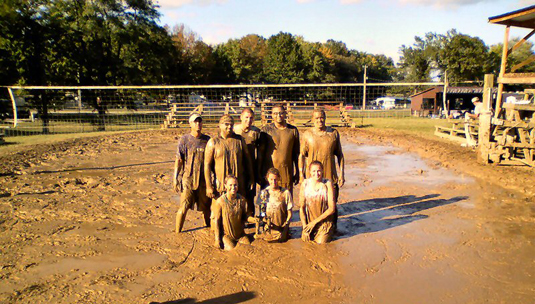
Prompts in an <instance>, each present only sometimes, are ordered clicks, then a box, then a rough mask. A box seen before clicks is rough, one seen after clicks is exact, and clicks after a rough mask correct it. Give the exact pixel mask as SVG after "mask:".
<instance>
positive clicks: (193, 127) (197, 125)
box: [173, 114, 211, 233]
mask: <svg viewBox="0 0 535 304" xmlns="http://www.w3.org/2000/svg"><path fill="white" fill-rule="evenodd" d="M189 125H190V133H188V134H185V135H183V136H182V137H181V138H180V140H179V141H178V148H177V153H176V160H175V170H174V175H173V188H174V190H175V191H176V192H178V193H181V194H180V205H179V207H178V212H177V213H176V227H175V231H176V233H179V232H182V228H183V227H184V221H185V219H186V214H187V212H188V210H189V209H193V208H194V206H195V205H196V206H197V210H198V211H201V212H202V213H203V215H204V223H205V224H206V225H207V226H210V205H211V200H210V199H209V198H208V197H207V196H206V182H205V179H204V175H203V172H204V151H205V148H206V144H207V143H208V140H209V139H210V137H209V136H208V135H205V134H203V133H202V117H201V115H199V114H193V115H191V116H190V117H189Z"/></svg>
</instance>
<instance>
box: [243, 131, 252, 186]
mask: <svg viewBox="0 0 535 304" xmlns="http://www.w3.org/2000/svg"><path fill="white" fill-rule="evenodd" d="M241 146H242V152H243V155H244V156H245V161H244V164H245V166H246V167H247V168H246V170H247V171H246V172H247V176H248V177H249V178H248V179H247V188H248V189H249V190H252V189H253V187H254V185H255V174H254V168H253V157H252V156H251V154H250V153H249V149H248V148H247V145H246V144H245V140H244V139H243V137H242V139H241Z"/></svg>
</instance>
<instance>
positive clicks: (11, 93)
mask: <svg viewBox="0 0 535 304" xmlns="http://www.w3.org/2000/svg"><path fill="white" fill-rule="evenodd" d="M7 91H8V92H9V97H10V98H11V103H12V104H13V128H16V127H17V124H18V115H17V103H16V102H15V96H14V95H13V90H12V89H11V88H10V87H8V88H7Z"/></svg>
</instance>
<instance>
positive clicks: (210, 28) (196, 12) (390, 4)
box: [154, 0, 535, 62]
mask: <svg viewBox="0 0 535 304" xmlns="http://www.w3.org/2000/svg"><path fill="white" fill-rule="evenodd" d="M154 2H155V3H156V4H158V5H159V6H160V9H159V10H160V13H161V14H162V16H161V17H160V24H161V25H166V24H167V25H169V26H171V27H172V26H174V25H177V24H184V25H186V27H187V28H189V29H190V30H192V31H194V32H195V33H197V34H198V35H199V36H200V37H201V38H202V40H203V41H204V42H206V43H208V44H211V45H215V44H218V43H222V42H226V41H227V40H228V39H231V38H233V39H239V38H241V37H243V36H245V35H248V34H258V35H261V36H263V37H265V38H269V37H270V36H272V35H275V34H277V33H279V32H281V31H282V32H287V33H291V34H293V35H298V36H303V37H304V39H305V40H307V41H310V42H325V41H327V40H328V39H334V40H336V41H343V42H345V43H346V45H347V46H348V48H350V49H355V50H358V51H364V52H367V53H371V54H384V55H386V56H388V57H392V58H393V59H394V60H395V61H396V62H397V61H398V60H399V55H400V54H399V49H400V47H401V46H402V45H407V46H409V45H412V44H413V43H414V37H415V36H420V37H422V36H424V35H425V33H428V32H434V33H437V34H445V33H446V32H447V31H448V30H450V29H453V28H455V29H457V31H458V32H460V33H463V34H466V35H470V36H473V37H479V38H481V39H482V40H483V41H484V42H485V44H487V45H488V46H490V45H493V44H497V43H501V42H503V37H504V28H505V27H504V26H502V25H495V24H489V23H488V18H489V17H492V16H497V15H501V14H504V13H507V12H510V11H513V10H517V9H521V8H524V7H527V6H530V5H535V0H155V1H154ZM528 33H529V31H528V30H527V29H512V30H511V35H512V36H513V37H515V36H516V37H519V36H522V37H523V36H525V35H526V34H528Z"/></svg>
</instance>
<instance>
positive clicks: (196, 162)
mask: <svg viewBox="0 0 535 304" xmlns="http://www.w3.org/2000/svg"><path fill="white" fill-rule="evenodd" d="M208 140H210V136H208V135H205V134H202V135H201V136H200V137H199V138H196V137H195V136H193V135H191V134H189V133H188V134H185V135H183V136H182V137H181V138H180V140H179V141H178V149H177V157H179V158H180V159H181V160H182V162H183V163H182V172H183V173H182V187H184V188H189V189H192V190H197V189H198V188H199V186H201V187H204V185H205V184H206V183H205V181H204V175H203V173H204V150H205V148H206V144H207V143H208Z"/></svg>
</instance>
